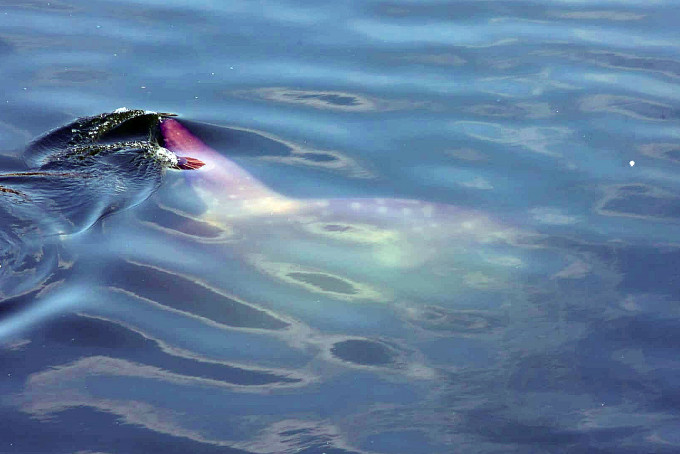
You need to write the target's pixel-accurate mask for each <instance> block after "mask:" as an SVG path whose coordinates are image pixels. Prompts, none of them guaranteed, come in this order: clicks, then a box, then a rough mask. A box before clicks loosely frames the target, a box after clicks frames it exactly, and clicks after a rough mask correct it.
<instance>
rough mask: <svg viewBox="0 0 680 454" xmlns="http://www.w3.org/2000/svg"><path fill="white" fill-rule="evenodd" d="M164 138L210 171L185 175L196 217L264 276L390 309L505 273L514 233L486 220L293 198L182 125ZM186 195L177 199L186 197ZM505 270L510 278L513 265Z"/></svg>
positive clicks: (367, 202) (381, 203) (171, 126)
mask: <svg viewBox="0 0 680 454" xmlns="http://www.w3.org/2000/svg"><path fill="white" fill-rule="evenodd" d="M161 131H162V134H163V139H164V142H165V146H166V147H167V148H168V149H169V150H171V151H173V152H175V153H176V154H178V155H180V156H192V157H194V158H196V159H198V160H200V161H201V162H202V163H205V165H204V166H203V167H201V168H200V169H197V170H196V171H192V172H186V173H185V174H184V176H185V180H184V181H185V182H186V184H187V188H186V190H185V191H184V193H185V194H186V197H188V198H193V197H195V198H196V199H197V203H199V201H200V204H201V206H202V207H203V210H202V212H201V213H200V215H199V216H198V217H197V219H199V220H200V221H201V222H205V223H208V224H210V225H212V226H213V227H216V228H218V229H220V230H222V231H223V232H226V233H225V235H226V237H227V238H226V240H225V241H228V242H229V248H230V249H231V250H236V251H239V254H240V256H241V257H243V258H245V260H246V262H247V263H249V264H250V265H252V266H254V267H256V268H257V269H258V270H260V271H261V272H262V273H264V274H265V275H268V276H269V277H273V278H274V280H275V281H278V282H279V283H283V284H287V285H293V286H297V287H298V288H303V289H305V290H309V291H310V292H312V293H316V294H321V295H326V296H329V297H335V298H338V299H344V300H346V299H358V300H360V299H363V300H371V299H375V300H380V301H388V300H394V298H399V297H398V296H395V292H394V290H395V289H397V290H398V289H402V290H403V291H402V292H399V291H397V292H396V293H397V294H401V296H402V297H407V296H408V297H413V296H414V295H417V294H420V296H421V297H427V295H424V294H423V293H422V290H423V289H424V288H428V287H429V288H430V294H431V295H432V294H436V293H437V290H434V289H437V288H438V289H440V290H441V289H442V288H446V289H449V290H450V289H452V287H456V286H458V290H463V291H464V289H465V288H466V287H469V286H467V285H466V284H465V282H466V280H467V282H468V283H469V282H470V281H473V280H476V281H477V282H476V284H474V283H473V284H471V285H472V286H473V287H474V286H475V285H477V284H480V282H486V283H490V282H492V281H493V280H494V279H495V278H492V277H489V278H486V277H480V276H488V275H490V274H494V275H496V276H497V275H498V274H499V272H498V269H499V266H498V264H497V263H494V262H493V260H492V259H489V257H491V256H495V255H496V253H495V252H494V249H495V248H496V249H498V251H499V252H498V254H501V252H500V251H502V249H503V248H504V247H506V246H507V245H508V243H509V242H511V241H512V239H513V237H514V235H515V233H514V232H513V230H512V229H510V228H508V227H505V226H503V225H501V224H499V223H498V222H496V221H494V220H492V219H491V218H490V217H488V216H486V215H484V214H482V213H479V212H476V211H473V210H466V209H462V208H458V207H455V206H451V205H445V204H440V203H432V202H427V201H420V200H408V199H398V198H331V199H319V198H310V199H296V198H290V197H287V196H285V195H282V194H279V193H277V192H275V191H274V190H272V189H270V188H269V187H267V186H266V185H265V184H263V183H262V182H260V181H258V180H257V179H256V178H255V177H253V176H252V175H250V174H249V173H248V172H247V171H246V170H244V169H243V168H241V167H240V166H238V165H237V164H236V163H235V162H233V161H232V160H230V159H228V158H227V157H226V156H224V155H222V154H220V153H219V152H217V151H216V150H214V149H212V148H211V147H209V146H208V145H206V144H205V143H203V142H202V141H201V140H200V139H199V138H197V137H196V136H194V135H193V134H192V133H191V132H190V131H189V130H188V129H187V128H186V127H184V126H183V125H182V124H181V123H180V122H178V121H177V120H175V119H164V120H163V121H162V123H161ZM179 192H181V191H176V192H175V196H176V197H182V195H181V194H179ZM187 203H190V201H188V202H187ZM492 258H493V257H492ZM500 268H501V269H504V270H506V271H507V266H501V267H500ZM470 276H477V278H474V277H473V278H471V277H470ZM447 280H448V281H449V282H448V283H446V281H447ZM416 281H417V282H416ZM442 282H444V283H445V284H446V285H443V286H442V285H441V284H442ZM343 283H344V284H343ZM435 284H436V285H435ZM330 288H335V289H336V290H337V289H340V288H345V289H346V291H345V292H344V293H343V291H334V290H332V289H331V290H329V289H330ZM360 288H363V289H376V290H375V291H368V290H366V291H360V290H358V289H360ZM378 288H382V289H383V290H377V289H378ZM347 289H349V290H347ZM439 296H441V295H439Z"/></svg>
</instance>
